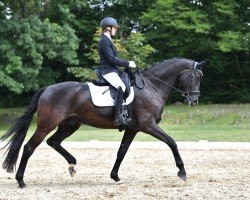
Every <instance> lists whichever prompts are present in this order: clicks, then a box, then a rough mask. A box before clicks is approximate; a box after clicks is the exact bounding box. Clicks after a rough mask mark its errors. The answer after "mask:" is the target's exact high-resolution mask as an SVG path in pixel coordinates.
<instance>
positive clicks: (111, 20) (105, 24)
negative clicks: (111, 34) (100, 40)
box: [100, 17, 119, 30]
mask: <svg viewBox="0 0 250 200" xmlns="http://www.w3.org/2000/svg"><path fill="white" fill-rule="evenodd" d="M100 26H101V27H102V30H105V28H106V27H108V26H116V27H119V25H118V23H117V21H116V19H114V18H113V17H105V18H104V19H103V20H102V21H101V23H100Z"/></svg>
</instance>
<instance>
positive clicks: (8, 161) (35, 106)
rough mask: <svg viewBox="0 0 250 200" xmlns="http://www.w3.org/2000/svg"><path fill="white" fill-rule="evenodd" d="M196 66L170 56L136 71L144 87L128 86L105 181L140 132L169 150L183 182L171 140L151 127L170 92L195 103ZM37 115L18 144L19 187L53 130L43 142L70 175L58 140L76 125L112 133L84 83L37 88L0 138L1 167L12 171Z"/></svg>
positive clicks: (109, 118) (109, 115) (109, 112)
mask: <svg viewBox="0 0 250 200" xmlns="http://www.w3.org/2000/svg"><path fill="white" fill-rule="evenodd" d="M206 63H207V61H203V62H201V63H198V62H195V61H192V60H188V59H180V58H173V59H170V60H166V61H163V62H160V63H156V64H155V65H153V66H151V67H149V68H148V69H146V70H142V71H140V73H136V74H135V77H136V78H137V79H143V80H144V88H143V89H142V88H138V87H136V86H134V93H135V99H134V101H133V102H132V103H131V104H129V105H128V109H129V111H130V117H131V118H132V121H131V122H130V123H129V125H128V126H127V128H126V130H125V132H124V136H123V139H122V141H121V145H120V148H119V150H118V153H117V159H116V161H115V164H114V167H113V169H112V171H111V178H112V179H113V180H115V181H116V182H119V181H120V178H119V176H118V170H119V167H120V164H121V162H122V160H123V159H124V156H125V154H126V152H127V150H128V148H129V146H130V144H131V142H132V141H133V139H134V137H135V135H136V134H137V133H138V132H139V131H142V132H144V133H147V134H149V135H151V136H153V137H155V138H157V139H159V140H161V141H163V142H165V143H166V144H167V145H168V146H169V147H170V149H171V150H172V152H173V155H174V158H175V162H176V166H177V167H178V168H179V172H178V176H179V177H180V178H182V179H184V180H185V179H186V171H185V168H184V163H183V161H182V159H181V156H180V154H179V151H178V148H177V145H176V143H175V141H174V140H173V139H172V138H171V137H170V136H169V135H167V134H166V133H165V132H164V131H163V130H162V129H161V128H160V127H159V126H158V125H157V124H158V123H159V122H160V121H161V115H162V112H163V109H164V105H165V103H166V100H167V98H168V96H169V95H170V91H171V90H172V88H175V86H176V87H178V88H179V89H177V88H175V89H176V90H178V91H180V90H182V91H183V94H184V95H185V101H186V102H187V103H188V104H189V105H190V106H195V105H197V104H198V98H199V95H200V92H199V89H200V81H201V76H202V67H203V66H205V65H206ZM36 111H37V112H38V119H37V128H36V131H35V133H34V134H33V135H32V137H31V138H30V140H29V141H28V142H27V143H26V144H25V145H24V148H23V155H22V158H21V162H20V165H19V168H18V171H17V173H16V180H17V181H18V184H19V187H20V188H24V187H25V183H24V180H23V176H24V172H25V168H26V165H27V162H28V160H29V158H30V156H31V155H32V154H33V152H34V151H35V149H36V148H37V147H38V146H39V145H40V144H41V142H42V141H43V140H44V138H45V137H46V136H47V135H48V134H49V133H50V132H51V131H52V130H54V129H55V128H56V127H58V129H57V130H56V132H55V133H54V134H53V135H52V136H51V137H50V138H49V139H48V140H47V144H48V145H49V146H51V147H52V148H54V149H55V150H56V151H57V152H58V153H60V154H61V155H62V156H63V157H64V158H65V159H66V160H67V162H68V163H69V165H70V167H69V171H70V174H71V175H72V176H73V174H74V173H75V170H74V165H76V159H75V158H74V157H73V156H72V155H71V154H70V153H69V152H68V151H66V150H65V149H64V148H63V147H62V146H61V142H62V141H63V140H64V139H65V138H67V137H69V136H70V135H72V134H73V133H74V132H75V131H76V130H77V129H78V128H79V127H80V125H81V124H86V125H89V126H93V127H97V128H104V129H116V128H117V127H116V126H115V125H114V123H113V122H114V107H97V106H95V105H94V104H93V103H92V100H91V96H90V92H89V88H88V85H87V84H86V83H79V82H64V83H59V84H56V85H52V86H48V87H45V88H41V89H40V90H38V91H37V92H36V93H35V95H34V96H33V98H32V100H31V102H30V105H29V106H28V108H27V110H26V111H25V113H24V114H23V115H22V116H21V117H20V118H18V119H17V121H16V122H15V124H14V125H13V126H12V127H11V128H10V129H9V130H8V131H7V132H6V133H4V135H3V136H2V137H1V138H0V141H3V140H5V139H7V138H8V137H10V136H12V137H11V139H10V141H9V142H8V144H7V145H6V146H8V149H7V152H6V153H7V156H6V158H5V160H4V163H3V168H4V169H6V170H7V172H13V171H14V168H15V166H16V162H17V158H18V154H19V151H20V148H21V146H22V143H23V141H24V139H25V136H26V133H27V130H28V128H29V126H30V123H31V121H32V118H33V115H34V113H35V112H36Z"/></svg>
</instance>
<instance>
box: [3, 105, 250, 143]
mask: <svg viewBox="0 0 250 200" xmlns="http://www.w3.org/2000/svg"><path fill="white" fill-rule="evenodd" d="M24 110H25V108H7V109H6V108H5V109H0V135H2V134H3V133H4V132H5V131H6V130H7V129H8V128H9V127H10V125H11V124H12V123H13V121H14V119H15V118H16V117H17V116H20V115H21V114H22V113H23V111H24ZM159 126H160V127H161V128H162V129H163V130H164V131H165V132H166V133H168V134H169V135H170V136H171V137H173V138H174V139H175V140H177V141H199V140H208V141H237V142H250V104H230V105H225V104H222V105H219V104H215V105H199V106H197V107H193V108H191V107H188V106H184V105H181V106H174V105H171V106H166V107H165V109H164V112H163V115H162V121H161V123H160V124H159ZM35 128H36V123H35V119H34V120H33V122H32V124H31V127H30V129H29V131H28V136H27V137H26V138H27V139H28V138H30V136H31V135H32V134H33V133H34V130H35ZM51 134H52V133H50V135H51ZM122 136H123V133H120V132H119V131H118V130H110V129H109V130H107V129H97V128H93V127H89V126H82V127H81V128H80V129H79V130H78V131H77V132H76V133H74V134H73V135H72V136H71V137H70V138H69V139H67V140H68V141H89V140H101V141H120V140H121V138H122ZM135 140H137V141H157V140H156V139H154V138H152V137H151V136H149V135H147V134H144V133H138V134H137V136H136V138H135Z"/></svg>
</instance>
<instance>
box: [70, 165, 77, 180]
mask: <svg viewBox="0 0 250 200" xmlns="http://www.w3.org/2000/svg"><path fill="white" fill-rule="evenodd" d="M74 167H75V165H74V164H70V165H69V173H70V176H71V177H74V176H75V174H76V170H75V169H74Z"/></svg>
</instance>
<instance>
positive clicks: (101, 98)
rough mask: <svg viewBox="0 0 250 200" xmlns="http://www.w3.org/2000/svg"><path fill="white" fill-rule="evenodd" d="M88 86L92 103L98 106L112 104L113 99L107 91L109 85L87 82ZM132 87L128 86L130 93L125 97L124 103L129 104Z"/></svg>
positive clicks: (131, 96)
mask: <svg viewBox="0 0 250 200" xmlns="http://www.w3.org/2000/svg"><path fill="white" fill-rule="evenodd" d="M87 84H88V86H89V91H90V94H91V99H92V102H93V103H94V105H96V106H98V107H107V106H114V105H115V100H114V99H112V97H111V95H110V91H109V86H96V85H94V84H93V83H91V82H87ZM134 96H135V94H134V88H133V87H130V94H129V96H128V98H127V99H126V103H125V105H128V104H130V103H131V102H132V101H133V99H134Z"/></svg>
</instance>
